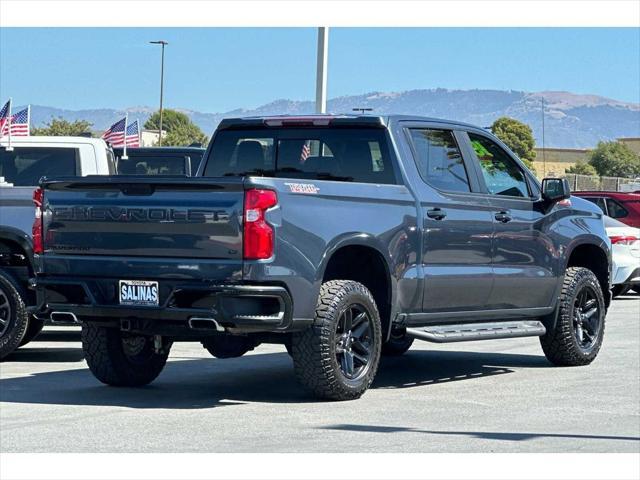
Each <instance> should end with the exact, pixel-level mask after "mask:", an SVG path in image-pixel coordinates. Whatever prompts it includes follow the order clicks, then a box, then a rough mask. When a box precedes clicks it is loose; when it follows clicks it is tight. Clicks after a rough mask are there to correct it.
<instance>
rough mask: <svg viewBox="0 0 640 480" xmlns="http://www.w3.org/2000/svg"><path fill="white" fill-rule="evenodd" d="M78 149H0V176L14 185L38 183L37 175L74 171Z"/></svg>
mask: <svg viewBox="0 0 640 480" xmlns="http://www.w3.org/2000/svg"><path fill="white" fill-rule="evenodd" d="M77 166H78V150H77V149H75V148H56V147H41V148H33V147H14V148H13V150H12V151H7V150H6V148H0V177H4V181H5V182H7V183H10V184H13V185H14V186H16V187H31V186H35V185H38V182H39V181H40V178H41V177H45V176H46V177H59V176H75V175H77V174H78V167H77Z"/></svg>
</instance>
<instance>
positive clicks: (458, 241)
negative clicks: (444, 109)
mask: <svg viewBox="0 0 640 480" xmlns="http://www.w3.org/2000/svg"><path fill="white" fill-rule="evenodd" d="M405 132H406V134H407V136H408V138H409V140H410V144H411V149H412V152H413V157H414V159H415V166H416V167H417V173H418V175H417V177H419V179H417V180H416V181H414V184H415V185H414V188H416V190H417V192H416V195H417V197H418V198H419V199H420V205H421V210H422V215H423V218H422V225H423V240H422V271H423V288H424V295H423V312H424V313H437V312H463V311H473V310H478V309H484V308H485V303H486V301H487V299H488V298H489V294H490V292H491V286H492V276H493V272H492V270H491V235H492V231H493V225H492V218H491V211H490V208H489V204H488V202H487V201H486V198H485V196H483V195H481V194H477V193H476V192H477V190H478V182H477V178H476V177H475V176H474V175H475V174H474V175H471V174H470V173H469V168H468V166H467V165H466V162H467V159H466V158H465V157H463V151H462V150H461V148H460V146H459V141H458V139H457V135H458V134H459V133H458V132H455V131H453V130H451V129H447V128H439V127H438V126H433V127H432V126H431V125H429V126H425V127H415V128H411V127H409V128H407V129H406V130H405Z"/></svg>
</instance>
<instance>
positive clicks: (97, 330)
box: [32, 115, 611, 400]
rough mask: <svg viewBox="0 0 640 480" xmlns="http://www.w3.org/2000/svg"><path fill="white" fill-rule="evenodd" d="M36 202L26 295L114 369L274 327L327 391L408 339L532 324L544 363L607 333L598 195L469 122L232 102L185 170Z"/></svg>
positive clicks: (217, 348) (351, 394)
mask: <svg viewBox="0 0 640 480" xmlns="http://www.w3.org/2000/svg"><path fill="white" fill-rule="evenodd" d="M34 201H35V203H36V206H37V215H36V219H35V222H34V227H33V239H34V240H33V243H34V252H35V258H36V263H37V272H36V273H37V275H36V276H35V278H34V279H33V280H32V287H33V288H35V290H36V292H37V307H36V311H37V312H38V314H39V315H42V316H50V317H51V318H54V319H71V320H74V321H77V322H79V323H81V324H82V344H83V349H84V353H85V358H86V361H87V363H88V365H89V368H90V369H91V371H92V372H93V374H94V375H95V376H96V377H97V378H98V379H99V380H100V381H102V382H103V383H106V384H108V385H115V386H137V385H144V384H147V383H149V382H151V381H152V380H154V379H155V378H156V377H157V376H158V375H159V374H160V372H161V370H162V369H163V367H164V365H165V363H166V360H167V356H168V354H169V350H170V348H171V345H172V343H174V342H179V341H197V342H201V343H202V345H203V346H204V347H205V348H206V349H207V350H208V351H209V352H210V353H211V354H212V355H213V356H215V357H218V358H228V357H237V356H240V355H243V354H244V353H246V352H248V351H249V350H251V349H253V348H255V347H256V346H258V345H259V344H260V343H280V344H284V345H285V346H286V348H287V350H288V351H289V353H290V355H291V357H292V358H293V364H294V372H295V375H296V376H297V378H298V380H299V381H300V382H301V383H302V384H303V385H304V386H305V387H307V388H308V389H309V390H310V391H311V392H312V393H313V394H314V395H315V396H317V397H319V398H324V399H332V400H348V399H354V398H358V397H360V396H361V395H362V394H363V393H364V392H365V391H366V390H367V388H368V387H369V386H370V385H371V383H372V382H373V380H374V377H375V375H376V371H377V369H378V365H379V362H380V358H381V356H382V355H400V354H402V353H404V352H406V351H407V350H408V349H409V348H410V346H411V344H412V342H413V341H414V340H415V339H418V340H424V341H429V342H439V343H443V342H459V341H471V340H485V339H498V338H513V337H539V341H540V343H541V345H542V350H543V352H544V354H545V355H546V357H547V358H548V359H549V361H550V362H552V363H553V364H555V365H586V364H589V363H591V362H592V361H593V360H594V359H595V358H596V356H597V354H598V351H599V350H600V347H601V345H602V341H603V334H604V327H605V314H606V311H607V308H608V305H609V301H610V293H609V289H610V270H611V253H610V250H611V244H610V241H609V239H608V237H607V234H606V232H605V228H604V224H603V218H602V211H601V210H600V209H599V208H598V207H597V206H595V205H594V204H592V203H591V202H589V201H586V200H583V199H580V198H576V197H573V196H571V195H570V192H569V186H568V184H567V182H566V180H563V179H556V178H549V179H545V180H543V181H542V182H541V183H539V182H538V181H537V180H536V178H535V177H534V176H533V175H532V174H531V172H529V171H528V170H527V169H526V168H525V167H524V165H523V164H522V162H521V161H520V160H519V159H518V158H517V157H516V156H515V155H514V154H513V153H511V152H510V151H509V149H508V148H507V147H506V146H505V145H504V144H503V143H502V142H500V140H498V139H497V138H496V137H494V136H493V135H491V134H490V133H487V132H486V131H485V130H484V129H481V128H477V127H474V126H472V125H467V124H462V123H457V122H451V121H445V120H435V119H428V118H420V117H409V116H388V117H376V116H342V115H337V116H323V115H320V116H302V117H290V116H277V117H263V118H239V119H226V120H223V121H222V122H221V123H220V125H219V127H218V128H217V130H216V132H215V133H214V136H213V138H212V141H211V143H210V145H209V147H208V148H207V151H206V153H205V157H204V159H203V161H202V164H201V166H200V167H199V170H198V172H197V174H196V176H195V177H193V178H185V177H148V176H146V177H136V176H119V177H118V176H108V177H86V178H51V179H43V180H42V181H41V184H40V188H39V189H38V190H37V191H36V192H35V193H34Z"/></svg>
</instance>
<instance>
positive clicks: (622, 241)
mask: <svg viewBox="0 0 640 480" xmlns="http://www.w3.org/2000/svg"><path fill="white" fill-rule="evenodd" d="M609 239H610V240H611V243H612V244H614V245H633V244H634V243H636V242H640V238H638V237H636V236H633V235H614V236H612V237H609Z"/></svg>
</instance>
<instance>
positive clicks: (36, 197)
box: [31, 188, 44, 253]
mask: <svg viewBox="0 0 640 480" xmlns="http://www.w3.org/2000/svg"><path fill="white" fill-rule="evenodd" d="M43 201H44V190H43V189H42V188H36V189H35V190H34V192H33V203H34V204H35V205H36V217H35V218H34V219H33V228H32V229H31V233H32V237H33V253H44V244H43V242H42V202H43Z"/></svg>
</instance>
